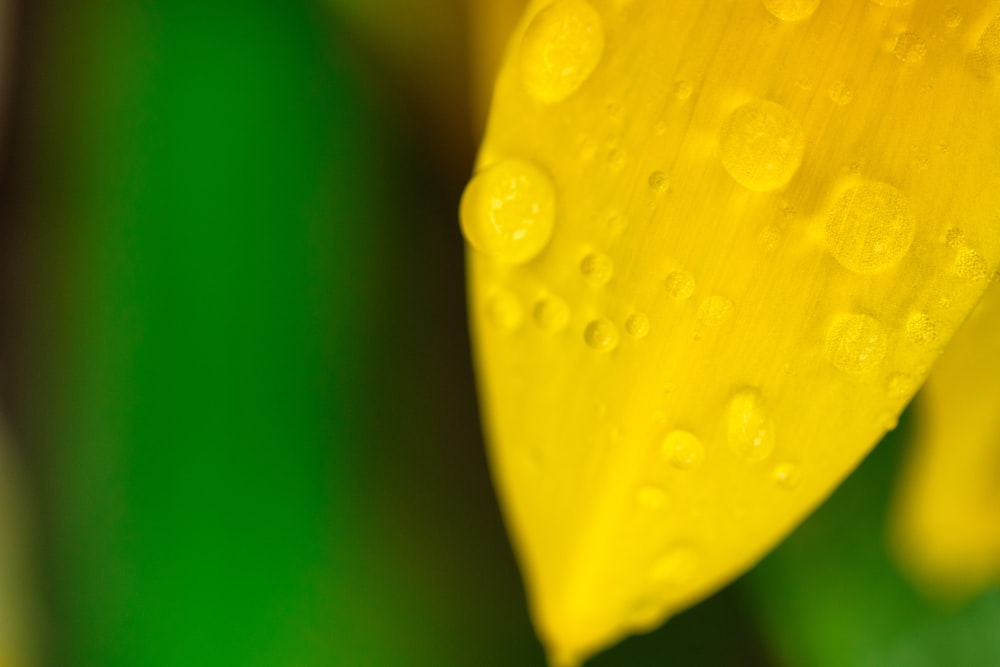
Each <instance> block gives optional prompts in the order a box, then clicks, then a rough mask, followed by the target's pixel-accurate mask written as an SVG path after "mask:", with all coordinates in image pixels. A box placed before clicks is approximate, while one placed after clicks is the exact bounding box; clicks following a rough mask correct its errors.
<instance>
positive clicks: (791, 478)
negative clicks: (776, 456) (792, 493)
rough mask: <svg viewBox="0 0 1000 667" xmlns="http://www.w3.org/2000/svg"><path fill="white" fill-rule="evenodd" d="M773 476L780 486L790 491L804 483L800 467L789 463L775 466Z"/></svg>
mask: <svg viewBox="0 0 1000 667" xmlns="http://www.w3.org/2000/svg"><path fill="white" fill-rule="evenodd" d="M772 475H773V476H774V481H775V482H777V483H778V485H779V486H781V487H782V488H785V489H788V490H792V489H795V488H796V487H798V485H799V483H800V482H801V481H802V476H801V475H800V473H799V468H798V466H796V465H795V464H794V463H791V462H788V461H786V462H784V463H779V464H778V465H776V466H774V471H773V472H772Z"/></svg>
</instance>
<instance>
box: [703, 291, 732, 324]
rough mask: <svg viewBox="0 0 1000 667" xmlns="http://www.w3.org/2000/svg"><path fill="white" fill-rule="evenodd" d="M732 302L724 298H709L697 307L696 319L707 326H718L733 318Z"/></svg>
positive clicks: (716, 296)
mask: <svg viewBox="0 0 1000 667" xmlns="http://www.w3.org/2000/svg"><path fill="white" fill-rule="evenodd" d="M734 310H735V307H734V306H733V302H732V301H730V300H729V299H727V298H726V297H724V296H718V295H715V296H710V297H708V298H707V299H705V300H704V301H702V302H701V305H700V306H698V317H699V318H701V321H702V322H704V323H705V324H707V325H709V326H719V325H720V324H723V323H725V322H726V321H727V320H729V318H731V317H732V316H733V311H734Z"/></svg>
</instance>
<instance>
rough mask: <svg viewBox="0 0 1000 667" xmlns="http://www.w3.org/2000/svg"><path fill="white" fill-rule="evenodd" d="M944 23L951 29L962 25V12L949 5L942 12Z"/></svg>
mask: <svg viewBox="0 0 1000 667" xmlns="http://www.w3.org/2000/svg"><path fill="white" fill-rule="evenodd" d="M944 25H945V27H946V28H949V29H951V30H954V29H955V28H957V27H958V26H960V25H962V12H960V11H958V9H956V8H955V7H949V8H948V9H947V10H945V13H944Z"/></svg>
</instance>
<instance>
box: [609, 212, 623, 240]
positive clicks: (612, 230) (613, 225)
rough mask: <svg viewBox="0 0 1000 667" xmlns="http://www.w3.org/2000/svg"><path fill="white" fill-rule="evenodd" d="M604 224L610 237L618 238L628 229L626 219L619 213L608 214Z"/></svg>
mask: <svg viewBox="0 0 1000 667" xmlns="http://www.w3.org/2000/svg"><path fill="white" fill-rule="evenodd" d="M606 223H607V226H608V233H609V234H611V236H620V235H621V234H622V233H623V232H624V231H625V230H626V229H628V219H627V218H626V217H625V216H623V215H621V214H620V213H609V214H608V218H607V220H606Z"/></svg>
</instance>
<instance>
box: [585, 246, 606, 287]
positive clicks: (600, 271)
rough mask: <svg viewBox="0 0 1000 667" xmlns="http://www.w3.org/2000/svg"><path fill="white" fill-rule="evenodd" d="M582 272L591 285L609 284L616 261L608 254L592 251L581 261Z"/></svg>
mask: <svg viewBox="0 0 1000 667" xmlns="http://www.w3.org/2000/svg"><path fill="white" fill-rule="evenodd" d="M580 273H582V274H583V277H584V278H586V279H587V282H589V283H590V284H591V285H594V286H597V287H600V286H601V285H607V284H608V281H610V280H611V276H613V275H614V273H615V265H614V262H612V261H611V258H610V257H608V256H607V255H604V254H601V253H599V252H592V253H590V254H588V255H587V256H586V257H584V258H583V261H581V262H580Z"/></svg>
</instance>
